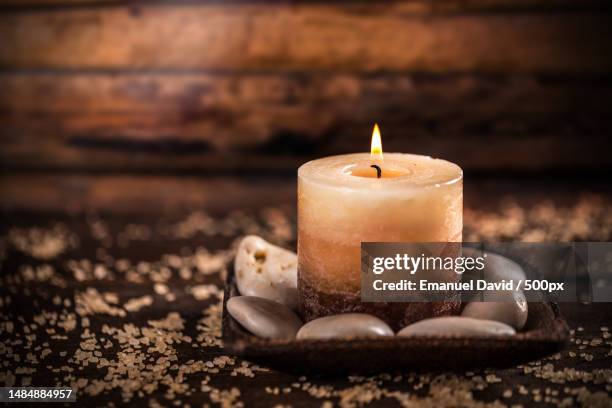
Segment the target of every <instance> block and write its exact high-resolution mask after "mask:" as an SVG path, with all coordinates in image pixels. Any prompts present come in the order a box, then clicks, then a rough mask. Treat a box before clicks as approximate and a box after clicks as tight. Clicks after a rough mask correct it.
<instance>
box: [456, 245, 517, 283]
mask: <svg viewBox="0 0 612 408" xmlns="http://www.w3.org/2000/svg"><path fill="white" fill-rule="evenodd" d="M462 253H463V255H464V256H470V257H478V256H482V255H483V254H484V255H486V259H485V267H484V269H483V270H482V271H481V272H479V271H472V272H470V273H466V274H465V276H466V277H469V278H476V279H485V280H486V281H488V282H499V281H502V280H510V279H512V280H515V281H517V280H520V279H525V278H526V275H525V271H524V270H523V268H522V267H521V265H519V264H518V263H516V262H514V261H513V260H512V259H509V258H506V257H505V256H502V255H498V254H495V253H493V252H489V251H481V250H479V249H477V248H471V247H464V248H463V249H462ZM481 273H482V274H481Z"/></svg>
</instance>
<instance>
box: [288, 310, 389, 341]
mask: <svg viewBox="0 0 612 408" xmlns="http://www.w3.org/2000/svg"><path fill="white" fill-rule="evenodd" d="M381 336H383V337H388V336H393V330H391V328H390V327H389V326H388V325H387V323H385V322H383V321H382V320H380V319H379V318H378V317H375V316H371V315H368V314H364V313H345V314H338V315H333V316H326V317H320V318H318V319H314V320H312V321H310V322H308V323H306V324H305V325H304V326H302V328H301V329H300V331H299V332H298V334H297V338H298V339H329V338H336V337H381Z"/></svg>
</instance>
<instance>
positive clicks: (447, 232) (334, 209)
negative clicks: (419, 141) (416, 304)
mask: <svg viewBox="0 0 612 408" xmlns="http://www.w3.org/2000/svg"><path fill="white" fill-rule="evenodd" d="M376 144H377V143H376V140H375V138H373V143H372V145H373V147H372V153H370V154H368V153H357V154H347V155H341V156H332V157H326V158H323V159H319V160H313V161H310V162H308V163H306V164H304V165H302V166H301V167H300V168H299V170H298V275H299V288H298V290H299V292H300V302H301V305H300V306H301V311H302V313H303V314H304V315H305V316H304V317H305V318H306V319H307V320H309V319H311V318H314V317H317V316H319V315H322V314H331V313H333V312H343V311H349V310H360V307H359V305H355V304H354V303H355V302H358V299H359V294H360V273H361V272H360V268H361V264H360V263H361V257H360V251H361V242H460V241H461V239H462V228H463V173H462V170H461V168H460V167H459V166H457V165H456V164H454V163H451V162H448V161H445V160H440V159H434V158H431V157H428V156H419V155H414V154H400V153H385V154H384V159H383V156H382V148H378V147H377V146H376ZM374 164H375V165H377V166H378V167H379V169H380V170H381V174H380V176H381V177H380V178H377V169H375V168H373V167H371V166H372V165H374ZM425 314H426V315H427V314H429V312H425ZM433 314H435V311H434V312H433ZM391 323H393V322H391Z"/></svg>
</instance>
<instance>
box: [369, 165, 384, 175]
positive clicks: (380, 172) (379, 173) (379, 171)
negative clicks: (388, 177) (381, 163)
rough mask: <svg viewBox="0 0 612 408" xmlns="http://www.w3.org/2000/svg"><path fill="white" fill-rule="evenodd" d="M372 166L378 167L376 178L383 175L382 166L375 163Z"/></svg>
mask: <svg viewBox="0 0 612 408" xmlns="http://www.w3.org/2000/svg"><path fill="white" fill-rule="evenodd" d="M370 167H373V168H375V169H376V178H380V176H382V169H381V168H380V167H378V166H377V165H375V164H373V165H371V166H370Z"/></svg>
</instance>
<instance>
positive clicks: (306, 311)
mask: <svg viewBox="0 0 612 408" xmlns="http://www.w3.org/2000/svg"><path fill="white" fill-rule="evenodd" d="M298 297H299V305H300V310H299V312H300V314H301V316H302V318H303V319H304V321H306V322H308V321H310V320H313V319H316V318H318V317H323V316H329V315H334V314H340V313H367V314H371V315H373V316H376V317H378V318H380V319H381V320H383V321H385V322H386V323H387V324H388V325H389V326H390V327H391V328H392V329H393V330H394V331H398V330H400V329H402V328H404V327H406V326H408V325H409V324H412V323H414V322H417V321H419V320H423V319H427V318H430V317H440V316H450V315H457V314H459V312H460V309H461V301H460V298H459V293H456V294H451V295H449V298H448V300H445V301H441V302H362V301H361V295H360V293H359V292H357V293H355V294H352V293H326V292H323V291H321V290H319V289H317V288H316V287H315V286H313V285H311V284H310V283H309V282H308V281H307V280H306V279H303V278H302V277H301V276H300V274H298Z"/></svg>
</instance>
